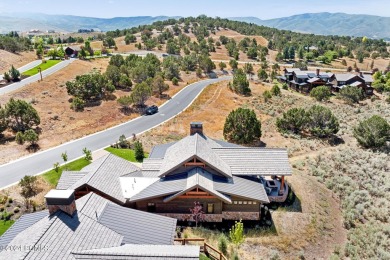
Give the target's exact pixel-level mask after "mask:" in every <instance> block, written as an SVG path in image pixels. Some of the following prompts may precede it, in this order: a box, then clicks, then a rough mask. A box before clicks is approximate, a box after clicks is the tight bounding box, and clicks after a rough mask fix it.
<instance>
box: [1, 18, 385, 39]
mask: <svg viewBox="0 0 390 260" xmlns="http://www.w3.org/2000/svg"><path fill="white" fill-rule="evenodd" d="M169 18H179V17H178V16H176V17H169V16H155V17H152V16H136V17H115V18H94V17H82V16H72V15H47V14H38V13H12V14H10V13H8V14H7V13H2V14H1V13H0V33H6V32H9V31H29V30H31V29H39V30H41V31H46V30H55V31H59V32H75V31H78V30H79V29H99V30H101V31H109V30H116V29H124V28H130V27H133V26H138V25H143V24H151V23H153V22H155V21H161V20H166V19H169ZM228 19H231V20H235V21H243V22H248V23H254V24H257V25H263V26H267V27H273V28H277V29H283V30H291V31H296V32H302V33H314V34H321V35H347V36H367V37H370V38H384V39H390V17H381V16H374V15H363V14H345V13H306V14H300V15H293V16H289V17H283V18H276V19H269V20H261V19H259V18H257V17H230V18H228Z"/></svg>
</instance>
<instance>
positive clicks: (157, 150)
mask: <svg viewBox="0 0 390 260" xmlns="http://www.w3.org/2000/svg"><path fill="white" fill-rule="evenodd" d="M175 143H176V142H171V143H167V144H159V145H156V146H154V147H153V148H152V151H151V152H150V154H149V158H164V155H165V152H166V151H167V149H168V148H169V147H171V146H172V145H174V144H175Z"/></svg>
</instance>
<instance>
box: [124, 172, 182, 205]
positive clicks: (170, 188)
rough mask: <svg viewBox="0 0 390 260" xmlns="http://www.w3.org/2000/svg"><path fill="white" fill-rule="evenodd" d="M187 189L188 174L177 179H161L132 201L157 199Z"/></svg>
mask: <svg viewBox="0 0 390 260" xmlns="http://www.w3.org/2000/svg"><path fill="white" fill-rule="evenodd" d="M186 187H187V174H182V175H177V176H175V177H167V178H161V179H160V180H159V181H156V182H154V183H153V184H151V185H150V186H148V187H147V188H145V189H144V190H142V191H141V192H139V193H138V194H136V195H135V196H133V197H131V198H130V201H137V200H143V199H147V198H148V199H151V198H157V197H161V196H167V195H171V194H173V193H177V192H180V191H182V190H184V189H186Z"/></svg>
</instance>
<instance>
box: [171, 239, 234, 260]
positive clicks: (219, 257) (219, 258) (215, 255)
mask: <svg viewBox="0 0 390 260" xmlns="http://www.w3.org/2000/svg"><path fill="white" fill-rule="evenodd" d="M175 241H176V242H180V243H181V244H182V245H186V244H187V242H202V243H203V245H202V246H200V252H202V253H205V254H206V255H207V256H208V257H209V258H211V259H213V260H227V258H226V257H225V256H224V255H223V253H222V252H221V251H219V250H218V249H216V248H214V247H212V246H211V245H210V244H207V243H206V242H205V239H204V238H175Z"/></svg>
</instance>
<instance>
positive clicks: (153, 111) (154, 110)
mask: <svg viewBox="0 0 390 260" xmlns="http://www.w3.org/2000/svg"><path fill="white" fill-rule="evenodd" d="M157 112H158V107H157V106H155V105H153V106H150V107H148V108H147V109H146V110H145V114H147V115H153V114H156V113H157Z"/></svg>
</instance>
